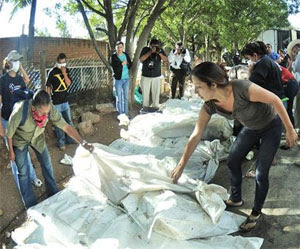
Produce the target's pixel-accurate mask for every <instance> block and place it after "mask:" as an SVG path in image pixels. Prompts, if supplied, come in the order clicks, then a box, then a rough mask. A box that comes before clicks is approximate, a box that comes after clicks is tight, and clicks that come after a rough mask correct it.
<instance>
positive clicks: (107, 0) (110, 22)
mask: <svg viewBox="0 0 300 249" xmlns="http://www.w3.org/2000/svg"><path fill="white" fill-rule="evenodd" d="M76 1H77V0H76ZM103 3H104V8H105V15H106V18H105V20H106V25H107V30H108V41H109V55H111V51H112V50H113V49H114V47H115V45H116V42H117V27H116V25H115V23H114V14H113V10H112V6H111V5H112V3H111V0H104V1H103Z"/></svg>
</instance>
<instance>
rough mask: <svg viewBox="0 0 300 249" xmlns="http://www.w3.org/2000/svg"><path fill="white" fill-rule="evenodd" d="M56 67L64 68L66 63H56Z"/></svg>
mask: <svg viewBox="0 0 300 249" xmlns="http://www.w3.org/2000/svg"><path fill="white" fill-rule="evenodd" d="M56 66H57V67H58V68H62V67H66V66H67V63H56Z"/></svg>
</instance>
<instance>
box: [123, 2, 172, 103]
mask: <svg viewBox="0 0 300 249" xmlns="http://www.w3.org/2000/svg"><path fill="white" fill-rule="evenodd" d="M165 2H166V0H158V1H157V2H156V4H155V6H154V7H153V8H152V11H151V13H150V16H149V18H148V22H147V24H146V25H145V27H144V28H143V31H142V32H141V34H140V37H139V40H138V42H137V46H136V50H135V53H134V57H133V63H132V69H131V84H130V99H129V103H130V107H131V108H132V104H133V103H134V88H135V85H136V78H137V72H138V66H139V58H140V53H141V50H142V48H143V47H144V46H145V44H146V42H147V39H148V37H149V34H150V32H151V30H152V28H153V26H154V24H155V21H156V19H157V18H158V17H159V16H160V15H161V13H162V12H163V11H164V10H165V8H163V5H164V3H165Z"/></svg>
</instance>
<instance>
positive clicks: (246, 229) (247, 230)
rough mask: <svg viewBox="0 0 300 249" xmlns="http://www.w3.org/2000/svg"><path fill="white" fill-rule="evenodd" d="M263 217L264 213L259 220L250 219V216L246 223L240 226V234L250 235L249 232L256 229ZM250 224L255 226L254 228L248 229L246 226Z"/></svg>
mask: <svg viewBox="0 0 300 249" xmlns="http://www.w3.org/2000/svg"><path fill="white" fill-rule="evenodd" d="M262 216H263V214H262V213H261V214H260V215H259V216H258V217H257V218H254V219H250V216H248V217H247V219H246V221H244V222H243V223H242V224H241V225H240V232H242V233H248V232H250V231H252V230H253V229H254V228H255V227H256V224H257V222H258V221H259V220H261V218H262ZM249 224H253V226H250V227H248V228H246V226H247V225H249Z"/></svg>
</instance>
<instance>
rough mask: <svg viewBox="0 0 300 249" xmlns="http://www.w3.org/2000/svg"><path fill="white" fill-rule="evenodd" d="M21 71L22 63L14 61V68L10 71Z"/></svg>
mask: <svg viewBox="0 0 300 249" xmlns="http://www.w3.org/2000/svg"><path fill="white" fill-rule="evenodd" d="M19 69H20V62H19V61H13V62H12V68H11V69H10V70H9V71H14V72H15V73H17V72H18V71H19Z"/></svg>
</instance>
